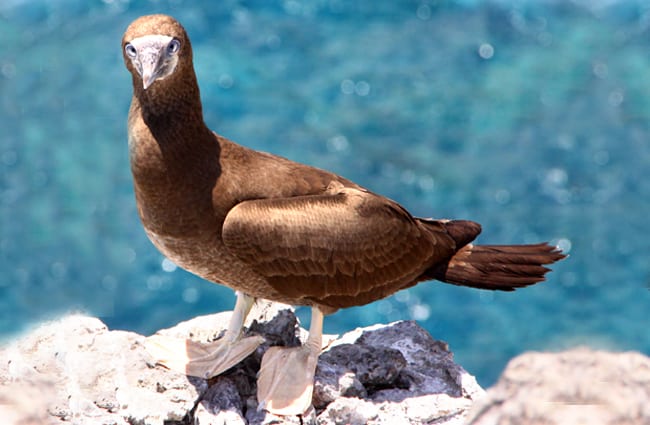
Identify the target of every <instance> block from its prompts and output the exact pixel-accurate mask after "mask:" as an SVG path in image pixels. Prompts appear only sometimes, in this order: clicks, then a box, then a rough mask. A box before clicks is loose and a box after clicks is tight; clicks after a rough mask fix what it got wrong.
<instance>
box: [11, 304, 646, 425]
mask: <svg viewBox="0 0 650 425" xmlns="http://www.w3.org/2000/svg"><path fill="white" fill-rule="evenodd" d="M251 316H252V317H253V318H252V319H251V320H250V321H249V322H247V327H246V333H247V334H249V335H251V334H257V335H263V336H264V338H265V339H266V343H265V344H263V345H262V346H261V347H259V348H258V350H257V351H256V352H255V353H254V354H252V355H251V356H250V357H248V358H247V359H246V360H244V361H243V362H242V363H241V364H239V365H238V366H236V367H234V368H232V369H231V370H229V371H228V372H226V373H225V374H223V375H221V376H219V377H216V378H214V379H211V380H209V381H206V380H203V379H198V378H188V377H186V376H185V375H182V374H178V373H174V372H170V371H168V370H165V369H163V368H162V367H160V366H156V365H154V364H152V361H151V358H150V357H149V356H148V354H147V353H146V351H145V350H144V348H143V342H144V339H145V337H143V336H142V335H138V334H135V333H132V332H124V331H109V330H108V329H107V327H106V325H104V324H103V323H102V322H101V321H100V320H98V319H96V318H92V317H87V316H79V315H77V316H69V317H65V318H63V319H60V320H58V321H55V322H51V323H47V324H44V325H42V326H40V327H39V328H37V329H35V330H33V331H32V332H30V333H29V334H27V335H26V336H24V337H23V338H21V339H20V340H18V341H15V342H13V343H11V344H10V345H9V346H6V347H4V348H3V349H2V350H1V351H0V418H1V420H0V422H1V423H7V424H12V425H43V424H46V425H50V424H59V425H61V424H65V423H71V424H75V425H126V424H129V425H141V424H148V425H154V424H156V425H181V424H183V425H184V424H188V425H189V424H192V425H208V424H209V425H217V424H233V425H242V424H283V423H288V424H299V423H307V424H308V423H315V424H319V425H324V424H351V425H361V424H396V425H401V424H435V425H441V424H447V425H451V424H454V425H461V424H467V425H541V424H544V425H583V424H585V425H586V424H588V425H614V424H616V425H647V424H650V405H649V404H648V400H650V358H648V357H647V356H644V355H642V354H640V353H636V352H627V353H609V352H605V351H595V350H591V349H588V348H576V349H573V350H570V351H565V352H561V353H526V354H523V355H521V356H519V357H516V358H514V359H513V360H512V361H511V362H510V363H509V365H508V367H507V368H506V370H505V371H504V373H503V375H502V376H501V378H500V379H499V382H498V383H497V384H496V385H495V386H494V387H492V388H491V389H490V390H489V391H488V392H487V394H486V393H485V392H484V391H483V390H482V389H481V388H480V387H479V386H478V384H477V383H476V380H475V379H474V378H473V377H472V376H470V375H469V374H468V373H467V372H466V371H465V370H463V368H462V367H460V366H459V365H457V364H455V363H454V361H453V356H452V353H450V352H449V349H448V347H447V345H446V344H445V343H443V342H440V341H435V340H434V339H432V338H431V336H430V335H429V334H428V333H427V332H426V331H424V330H423V329H422V328H421V327H419V326H418V325H417V324H415V323H414V322H395V323H391V324H388V325H376V326H371V327H367V328H362V329H357V330H355V331H352V332H349V333H347V334H345V335H343V336H341V337H330V338H328V341H329V345H328V346H327V348H326V349H325V350H324V351H323V354H322V355H321V356H320V359H319V362H318V369H317V372H316V379H315V386H314V398H313V409H311V411H310V412H308V414H307V415H305V416H303V417H285V418H280V417H277V416H273V415H270V414H268V413H265V412H263V411H259V410H258V409H257V401H256V397H255V393H256V388H255V375H256V373H257V371H258V369H259V364H260V360H261V358H262V355H263V353H264V352H265V350H266V349H267V348H268V347H269V346H271V345H285V346H294V345H297V344H299V343H300V341H301V340H304V339H305V336H306V331H305V330H304V329H302V328H300V326H299V325H298V322H297V320H296V317H295V315H294V314H293V312H292V311H291V310H290V309H289V308H288V307H287V306H278V305H260V306H256V308H255V309H254V311H253V312H252V314H251ZM229 317H230V313H220V314H215V315H210V316H203V317H198V318H196V319H193V320H190V321H188V322H183V323H181V324H179V325H177V326H175V327H173V328H171V329H166V330H163V331H160V333H163V334H168V335H173V336H183V337H190V338H194V339H197V340H199V341H210V340H214V339H216V338H218V337H219V336H220V335H221V334H222V333H223V331H224V330H225V326H226V324H227V323H228V319H229Z"/></svg>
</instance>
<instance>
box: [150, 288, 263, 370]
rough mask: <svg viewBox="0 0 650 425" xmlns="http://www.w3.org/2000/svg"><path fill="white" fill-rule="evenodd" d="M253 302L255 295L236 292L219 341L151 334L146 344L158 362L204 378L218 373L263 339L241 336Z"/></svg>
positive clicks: (242, 358)
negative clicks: (202, 340)
mask: <svg viewBox="0 0 650 425" xmlns="http://www.w3.org/2000/svg"><path fill="white" fill-rule="evenodd" d="M254 303H255V298H253V297H250V296H248V295H246V294H243V293H241V292H237V302H236V303H235V310H234V311H233V312H232V316H231V317H230V322H229V323H228V329H227V330H226V333H225V334H224V336H223V337H222V338H220V339H218V340H216V341H213V342H209V343H200V342H196V341H192V340H190V339H183V338H174V337H168V336H164V335H152V336H150V337H148V338H147V340H146V342H145V347H146V349H147V351H148V352H149V354H151V356H152V357H153V358H154V359H155V360H156V363H158V364H161V365H163V366H165V367H166V368H168V369H171V370H174V371H177V372H181V373H184V374H186V375H190V376H198V377H200V378H205V379H207V378H211V377H213V376H216V375H219V374H221V373H223V372H225V371H226V370H228V369H230V368H231V367H233V366H235V365H236V364H237V363H239V362H241V361H242V360H244V359H245V358H246V357H248V356H249V355H250V354H251V353H252V352H253V351H255V349H256V348H257V347H258V346H259V345H260V344H261V343H262V342H264V338H262V337H261V336H251V337H246V338H242V337H241V332H242V328H243V326H244V321H245V320H246V316H247V315H248V313H249V312H250V310H251V308H252V307H253V304H254Z"/></svg>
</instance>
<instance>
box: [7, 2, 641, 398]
mask: <svg viewBox="0 0 650 425" xmlns="http://www.w3.org/2000/svg"><path fill="white" fill-rule="evenodd" d="M153 12H165V13H170V14H173V15H174V16H176V17H177V18H178V19H179V20H181V21H182V22H183V23H184V24H185V26H186V28H187V29H188V31H189V33H190V36H191V37H192V40H193V45H194V49H195V54H194V56H195V66H196V71H197V74H198V78H199V82H200V85H201V89H202V97H203V100H204V111H205V115H206V121H207V123H208V124H209V125H210V126H211V128H213V129H215V130H216V131H218V132H220V133H221V134H223V135H225V136H227V137H229V138H231V139H233V140H236V141H238V142H240V143H242V144H245V145H247V146H250V147H253V148H256V149H260V150H265V151H271V152H274V153H277V154H281V155H284V156H286V157H289V158H291V159H294V160H297V161H301V162H306V163H309V164H312V165H316V166H319V167H322V168H327V169H330V170H333V171H335V172H338V173H340V174H342V175H344V176H346V177H348V178H351V179H353V180H355V181H357V182H358V183H360V184H362V185H364V186H366V187H368V188H370V189H372V190H374V191H376V192H380V193H382V194H384V195H387V196H389V197H391V198H393V199H395V200H397V201H399V202H400V203H402V204H403V205H405V206H406V207H407V208H408V209H409V210H410V211H411V212H412V213H414V214H415V215H420V216H434V217H438V218H443V217H449V218H452V217H453V218H468V219H473V220H476V221H478V222H480V223H482V224H483V226H484V232H483V234H482V235H481V236H480V238H479V242H482V243H491V244H493V243H517V242H537V241H541V240H552V241H554V242H555V243H558V244H560V246H562V247H563V248H565V249H566V250H567V251H570V258H569V259H568V260H566V261H564V262H562V263H560V264H558V265H556V266H555V267H554V272H553V273H551V274H550V275H549V280H548V282H546V283H544V284H541V285H538V286H536V287H533V288H528V289H525V290H521V291H518V292H517V293H509V294H503V293H489V292H482V291H478V290H471V289H464V288H456V287H451V286H447V285H442V284H439V283H435V282H430V283H423V284H420V285H419V286H417V287H415V288H413V289H411V290H410V291H408V292H402V293H399V294H397V295H396V296H393V297H391V298H390V299H387V300H384V301H381V302H377V303H375V304H373V305H370V306H367V307H364V308H355V309H350V310H346V311H343V312H339V313H337V314H335V315H333V316H331V317H329V318H328V319H327V320H326V323H325V326H326V329H325V330H326V332H330V333H338V332H344V331H346V330H349V329H351V328H354V327H356V326H365V325H370V324H373V323H376V322H386V321H392V320H399V319H411V318H414V319H417V320H418V321H419V323H420V324H422V325H423V326H424V327H426V328H427V329H428V330H429V331H430V332H431V333H432V334H433V335H434V337H436V338H438V339H442V340H445V341H447V342H449V343H450V345H451V348H452V350H454V352H455V353H456V358H457V359H458V360H459V361H460V363H461V364H463V365H464V366H465V368H466V369H468V370H469V371H470V372H471V373H474V374H476V375H477V376H478V377H479V380H480V382H481V383H482V384H484V385H489V384H491V383H492V382H493V381H494V380H495V379H496V377H497V376H498V374H499V373H500V371H501V370H502V368H503V367H504V365H505V363H506V362H507V361H508V359H509V358H510V357H512V356H514V355H516V354H518V353H520V352H522V351H525V350H531V349H534V350H556V349H561V348H564V347H569V346H574V345H577V344H590V345H594V346H598V347H606V348H609V349H616V350H623V349H635V350H641V351H643V352H645V353H650V332H649V331H648V319H647V316H648V315H647V310H648V306H649V305H650V291H649V290H648V284H649V279H650V265H649V262H648V254H649V253H650V242H649V241H648V234H647V233H648V224H647V217H648V213H649V212H650V178H648V177H649V173H648V164H650V137H649V136H650V127H649V125H648V123H649V122H650V81H648V76H649V75H650V30H649V28H650V2H646V1H620V2H608V1H597V2H594V1H587V0H585V1H575V2H560V1H543V2H534V1H529V2H528V1H492V2H479V1H462V2H461V1H459V2H453V1H434V0H432V1H396V0H387V1H367V2H346V1H336V0H330V1H312V2H299V1H284V2H280V1H248V2H245V1H220V2H212V3H210V5H206V6H196V5H194V3H189V2H183V1H180V0H177V1H171V0H170V1H163V0H159V1H148V2H145V1H142V2H133V3H130V2H128V1H124V0H105V1H103V2H101V1H92V2H90V1H70V0H61V1H56V2H54V1H46V0H34V1H29V2H27V1H16V0H3V2H2V3H1V4H0V46H2V49H1V50H0V311H1V312H2V313H0V335H2V336H4V337H5V338H7V337H10V336H12V335H15V334H16V333H17V332H20V331H23V330H25V329H27V328H28V327H29V326H30V324H33V323H35V322H37V321H40V320H44V319H46V318H49V317H52V316H54V315H57V314H61V313H63V312H67V311H70V310H81V311H86V312H88V313H90V314H94V315H98V316H100V317H101V318H102V319H103V320H105V321H106V322H107V323H108V324H109V326H111V327H112V328H119V329H129V330H135V331H138V332H143V333H147V332H152V331H154V330H156V329H158V328H161V327H165V326H169V325H171V324H173V323H175V322H177V321H179V320H183V319H187V318H189V317H192V316H194V315H198V314H205V313H211V312H216V311H221V310H227V309H231V308H232V306H233V302H234V296H233V295H232V293H231V291H230V290H228V289H226V288H224V287H221V286H217V285H210V284H208V283H206V282H204V281H202V280H200V279H198V278H196V277H194V276H192V275H190V274H188V273H186V272H184V271H182V270H180V269H176V268H175V267H174V266H173V264H170V263H168V262H166V261H164V259H163V258H162V257H161V255H160V254H159V253H158V252H157V251H156V250H155V249H154V248H153V247H152V246H151V244H150V243H149V242H148V240H147V239H146V237H145V236H144V234H143V232H142V229H141V227H140V223H139V221H138V218H137V214H136V210H135V205H134V200H133V193H132V188H131V179H130V173H129V167H128V157H127V147H126V128H125V120H126V115H127V110H128V106H129V102H130V96H131V86H130V84H131V80H130V76H129V75H128V73H127V71H126V70H125V69H124V66H123V63H122V57H121V52H120V39H121V36H122V32H123V31H124V29H125V28H126V26H127V25H128V24H129V22H131V21H132V20H133V19H134V18H136V17H137V16H139V15H142V14H148V13H153ZM299 313H300V315H301V316H302V317H305V319H306V317H307V313H308V312H306V311H305V310H303V309H301V310H299Z"/></svg>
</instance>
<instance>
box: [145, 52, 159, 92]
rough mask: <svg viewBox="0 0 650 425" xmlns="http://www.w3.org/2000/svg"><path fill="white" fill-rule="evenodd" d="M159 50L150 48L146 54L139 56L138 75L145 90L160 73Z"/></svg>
mask: <svg viewBox="0 0 650 425" xmlns="http://www.w3.org/2000/svg"><path fill="white" fill-rule="evenodd" d="M160 53H161V52H160V50H157V51H156V50H154V49H151V50H149V51H148V52H147V54H146V55H143V56H142V57H140V70H141V71H140V75H141V76H142V87H143V88H144V89H145V90H147V89H148V88H149V86H151V85H152V84H153V82H154V81H156V79H157V78H158V76H159V75H160V65H159V64H160V62H162V61H161V60H160Z"/></svg>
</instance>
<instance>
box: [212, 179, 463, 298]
mask: <svg viewBox="0 0 650 425" xmlns="http://www.w3.org/2000/svg"><path fill="white" fill-rule="evenodd" d="M223 240H224V243H225V245H226V247H227V248H228V250H229V251H230V252H231V253H232V254H233V255H235V256H236V257H238V258H240V259H241V260H243V261H244V262H246V263H248V264H250V265H251V266H252V267H253V269H254V270H255V271H256V272H257V273H259V274H261V275H263V276H265V277H266V278H267V280H268V281H269V283H270V284H271V285H272V286H273V287H274V288H275V289H276V290H278V291H279V292H281V293H283V294H284V295H286V296H288V297H293V298H295V299H297V300H299V299H306V300H311V301H316V302H322V303H323V304H326V305H330V304H337V305H332V306H333V307H346V306H348V305H358V304H365V303H367V302H370V301H373V300H375V299H379V298H383V297H385V296H388V295H390V294H391V293H392V292H395V291H397V290H399V289H401V288H403V287H405V286H408V285H409V284H412V283H414V281H415V279H416V278H417V277H418V276H420V275H421V274H422V272H423V271H424V270H425V269H426V268H427V267H428V266H429V265H430V264H431V263H432V262H435V261H436V260H442V259H448V258H449V257H451V255H453V252H454V251H453V246H454V243H453V240H452V239H451V238H450V237H448V236H447V235H446V234H443V233H432V232H430V231H428V230H427V229H426V228H425V227H424V226H422V224H421V223H419V222H418V220H416V219H414V218H413V217H412V216H411V215H410V214H409V213H408V212H406V211H405V210H404V209H403V208H402V207H400V206H399V205H398V204H397V203H395V202H393V201H390V200H388V199H386V198H383V197H380V196H378V195H375V194H373V193H370V192H367V191H364V190H360V189H356V188H345V187H342V186H339V187H330V188H328V190H327V191H326V192H325V193H323V194H321V195H313V196H299V197H290V198H279V199H259V200H251V201H245V202H242V203H240V204H237V205H236V206H235V207H234V208H233V209H232V210H231V211H230V212H229V213H228V215H227V217H226V220H225V222H224V226H223ZM328 299H329V300H330V301H331V302H327V300H328Z"/></svg>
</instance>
